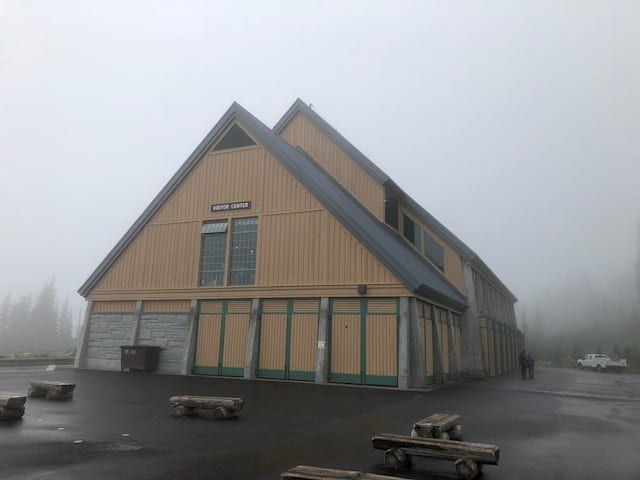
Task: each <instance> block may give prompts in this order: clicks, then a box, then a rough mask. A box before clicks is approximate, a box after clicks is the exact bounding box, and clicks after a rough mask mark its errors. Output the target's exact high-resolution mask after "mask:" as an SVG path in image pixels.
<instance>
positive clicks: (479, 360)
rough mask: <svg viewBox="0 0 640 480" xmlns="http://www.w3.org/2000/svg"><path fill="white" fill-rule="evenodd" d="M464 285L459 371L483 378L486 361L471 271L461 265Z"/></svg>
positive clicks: (469, 267)
mask: <svg viewBox="0 0 640 480" xmlns="http://www.w3.org/2000/svg"><path fill="white" fill-rule="evenodd" d="M463 271H464V284H465V288H466V290H467V302H468V304H469V307H467V309H466V310H465V311H464V312H462V316H461V319H460V332H461V337H462V342H461V345H462V348H461V350H462V355H461V356H462V358H461V359H460V370H461V371H462V375H463V376H468V377H479V378H484V377H486V376H487V365H488V364H487V359H485V358H484V356H483V353H482V336H481V334H480V317H479V315H478V302H477V299H476V290H475V286H474V284H473V270H472V268H471V265H470V264H468V263H465V264H464V265H463Z"/></svg>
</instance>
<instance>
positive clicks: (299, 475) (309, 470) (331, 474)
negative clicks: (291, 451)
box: [280, 465, 400, 480]
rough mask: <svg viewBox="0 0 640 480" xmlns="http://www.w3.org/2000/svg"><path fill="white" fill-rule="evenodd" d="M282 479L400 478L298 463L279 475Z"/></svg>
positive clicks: (349, 479)
mask: <svg viewBox="0 0 640 480" xmlns="http://www.w3.org/2000/svg"><path fill="white" fill-rule="evenodd" d="M280 478H282V479H283V480H400V479H399V477H388V476H386V475H375V474H373V473H364V472H357V471H352V470H336V469H333V468H319V467H309V466H307V465H298V466H297V467H293V468H292V469H290V470H287V471H286V472H284V473H283V474H281V475H280Z"/></svg>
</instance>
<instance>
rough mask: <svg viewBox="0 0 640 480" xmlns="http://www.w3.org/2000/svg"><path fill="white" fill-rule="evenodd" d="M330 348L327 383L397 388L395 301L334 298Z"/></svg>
mask: <svg viewBox="0 0 640 480" xmlns="http://www.w3.org/2000/svg"><path fill="white" fill-rule="evenodd" d="M330 348H331V357H330V358H331V367H330V372H329V381H331V382H339V383H366V384H369V385H390V386H397V385H398V301H397V299H334V300H333V301H332V302H331V346H330Z"/></svg>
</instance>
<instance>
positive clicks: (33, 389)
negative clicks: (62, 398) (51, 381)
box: [28, 387, 47, 398]
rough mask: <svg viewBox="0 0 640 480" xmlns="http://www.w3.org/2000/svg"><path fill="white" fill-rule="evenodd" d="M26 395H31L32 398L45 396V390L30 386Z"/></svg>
mask: <svg viewBox="0 0 640 480" xmlns="http://www.w3.org/2000/svg"><path fill="white" fill-rule="evenodd" d="M28 395H29V396H30V397H32V398H35V397H46V396H47V391H46V390H43V389H41V388H36V387H31V388H29V393H28Z"/></svg>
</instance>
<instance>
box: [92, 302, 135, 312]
mask: <svg viewBox="0 0 640 480" xmlns="http://www.w3.org/2000/svg"><path fill="white" fill-rule="evenodd" d="M135 311H136V302H134V301H125V302H118V301H113V302H93V308H92V309H91V312H92V313H106V312H109V313H130V312H135Z"/></svg>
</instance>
